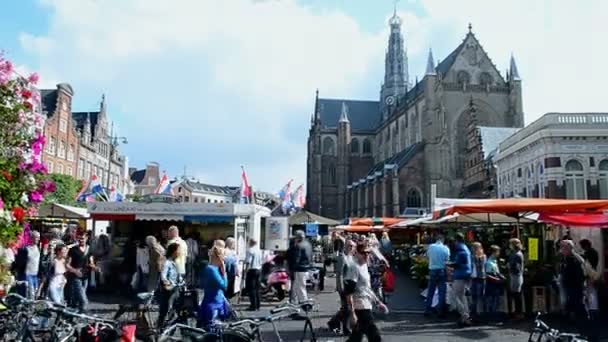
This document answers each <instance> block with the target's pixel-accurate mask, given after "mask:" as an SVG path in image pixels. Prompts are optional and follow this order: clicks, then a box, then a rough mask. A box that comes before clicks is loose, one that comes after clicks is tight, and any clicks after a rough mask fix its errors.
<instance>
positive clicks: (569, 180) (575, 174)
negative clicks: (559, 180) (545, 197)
mask: <svg viewBox="0 0 608 342" xmlns="http://www.w3.org/2000/svg"><path fill="white" fill-rule="evenodd" d="M565 168H566V181H565V185H566V198H568V199H585V198H586V196H585V174H584V169H583V164H581V163H580V162H579V161H578V160H574V159H572V160H570V161H568V162H567V163H566V166H565Z"/></svg>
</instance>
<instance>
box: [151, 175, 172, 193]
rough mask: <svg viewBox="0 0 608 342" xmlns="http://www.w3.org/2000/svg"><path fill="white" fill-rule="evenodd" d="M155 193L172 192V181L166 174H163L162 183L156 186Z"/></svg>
mask: <svg viewBox="0 0 608 342" xmlns="http://www.w3.org/2000/svg"><path fill="white" fill-rule="evenodd" d="M154 193H155V194H167V195H170V194H171V182H170V181H169V177H167V175H166V174H163V178H161V179H160V183H159V184H158V186H157V187H156V191H154Z"/></svg>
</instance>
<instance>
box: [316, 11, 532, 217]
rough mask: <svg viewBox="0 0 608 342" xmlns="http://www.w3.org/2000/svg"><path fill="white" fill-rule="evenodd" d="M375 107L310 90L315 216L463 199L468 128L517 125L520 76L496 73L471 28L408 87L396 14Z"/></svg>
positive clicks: (396, 212) (469, 162)
mask: <svg viewBox="0 0 608 342" xmlns="http://www.w3.org/2000/svg"><path fill="white" fill-rule="evenodd" d="M389 25H390V35H389V39H388V47H387V50H386V51H387V52H386V58H385V73H384V81H383V83H382V86H381V88H380V98H379V99H378V101H363V100H350V99H329V98H323V97H320V96H319V91H318V90H317V93H316V97H315V104H314V112H313V114H312V117H311V125H310V130H309V137H308V151H307V202H306V203H307V207H308V210H310V211H312V212H314V213H317V214H319V215H322V216H326V217H332V218H336V219H342V218H346V217H371V216H394V217H396V216H402V215H403V214H404V213H405V212H406V211H407V212H410V211H412V209H418V211H421V210H427V209H428V208H430V202H431V198H432V197H433V196H432V195H431V192H434V194H433V195H434V196H436V197H461V196H463V194H465V193H466V192H463V188H464V187H465V173H466V172H467V169H468V168H470V167H473V166H474V165H475V164H478V163H482V162H483V160H477V159H478V158H477V157H474V158H470V157H469V155H468V154H467V153H468V150H470V141H469V140H470V127H471V126H472V125H473V126H483V127H490V128H494V127H496V128H497V127H504V128H521V127H523V124H524V118H523V107H522V94H521V79H520V76H519V72H518V71H517V66H516V64H515V60H514V58H513V57H511V61H510V66H509V70H508V71H507V72H506V74H505V76H504V77H503V75H501V73H500V72H499V71H498V69H497V68H496V66H495V65H494V64H493V62H492V60H491V59H490V58H489V57H488V55H487V54H486V52H485V51H484V49H483V47H482V46H481V44H480V43H479V41H478V40H477V38H476V37H475V34H474V33H473V31H472V27H471V25H469V27H468V32H466V35H465V37H464V40H463V41H462V43H460V45H458V46H457V47H456V49H454V50H453V51H452V52H451V53H450V54H449V55H448V56H447V57H446V58H445V59H443V60H442V61H439V62H438V63H435V60H434V58H433V53H432V51H431V50H429V54H428V61H427V65H426V70H425V73H424V76H423V77H422V79H421V80H418V79H416V81H415V82H414V83H413V84H412V83H410V79H409V71H408V57H407V50H406V48H405V46H404V45H405V41H404V38H403V34H402V32H401V26H402V22H401V19H400V18H399V16H397V13H396V12H395V13H394V14H393V16H392V17H391V18H390V20H389Z"/></svg>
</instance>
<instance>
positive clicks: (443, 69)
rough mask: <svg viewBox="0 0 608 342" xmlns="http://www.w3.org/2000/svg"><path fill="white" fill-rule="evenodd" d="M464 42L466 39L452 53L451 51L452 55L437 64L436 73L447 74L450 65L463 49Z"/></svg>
mask: <svg viewBox="0 0 608 342" xmlns="http://www.w3.org/2000/svg"><path fill="white" fill-rule="evenodd" d="M469 34H472V33H469ZM465 42H466V38H465V40H463V41H462V43H460V45H458V47H457V48H456V49H455V50H454V51H452V53H450V54H449V55H448V56H447V57H446V58H445V59H444V60H443V61H441V62H439V64H437V72H439V73H441V74H442V75H445V74H447V73H448V71H450V68H452V65H453V64H454V62H455V61H456V57H458V55H459V54H460V52H461V51H462V49H464V43H465Z"/></svg>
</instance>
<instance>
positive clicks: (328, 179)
mask: <svg viewBox="0 0 608 342" xmlns="http://www.w3.org/2000/svg"><path fill="white" fill-rule="evenodd" d="M325 184H326V185H335V184H336V167H335V166H334V165H330V166H328V167H327V169H325Z"/></svg>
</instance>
